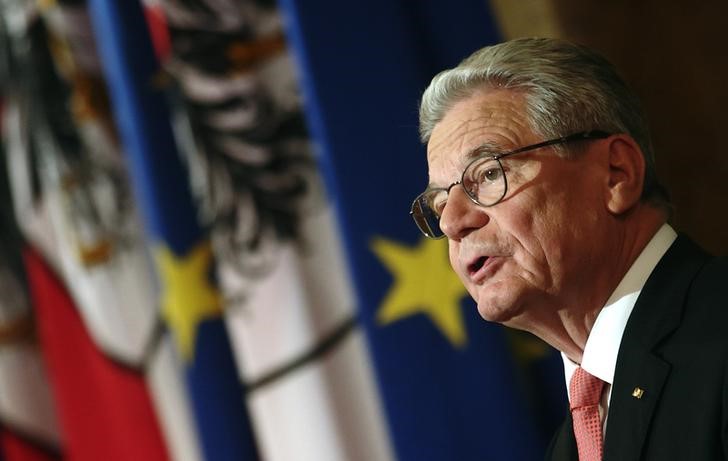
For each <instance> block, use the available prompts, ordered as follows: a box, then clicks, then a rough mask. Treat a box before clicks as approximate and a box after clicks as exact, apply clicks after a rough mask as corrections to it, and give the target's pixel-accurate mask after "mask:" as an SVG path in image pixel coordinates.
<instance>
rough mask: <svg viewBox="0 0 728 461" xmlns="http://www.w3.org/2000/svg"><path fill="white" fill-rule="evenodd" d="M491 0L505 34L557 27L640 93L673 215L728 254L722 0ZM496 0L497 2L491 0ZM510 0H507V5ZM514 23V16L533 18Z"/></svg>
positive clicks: (727, 5)
mask: <svg viewBox="0 0 728 461" xmlns="http://www.w3.org/2000/svg"><path fill="white" fill-rule="evenodd" d="M509 3H510V4H511V6H506V2H504V1H494V4H496V7H497V8H499V9H500V14H501V16H502V19H503V21H502V22H503V23H504V26H505V29H506V30H504V32H505V34H506V35H507V36H508V35H510V36H514V35H516V36H522V35H541V34H542V33H543V31H546V34H548V35H554V36H560V37H563V38H566V39H569V40H572V41H576V42H579V43H583V44H585V45H588V46H591V47H593V48H595V49H597V50H599V51H600V52H602V53H603V54H604V55H605V56H607V57H608V58H609V59H610V60H611V61H612V62H614V63H615V64H616V65H617V67H618V68H619V69H620V71H621V73H622V75H623V77H624V78H625V79H626V80H627V81H628V82H629V83H630V84H631V86H632V87H633V89H634V90H635V92H636V93H637V94H638V95H639V96H640V98H641V99H642V102H643V104H644V106H645V111H646V112H647V117H648V119H649V122H650V126H651V128H652V137H653V141H654V144H655V151H656V157H657V170H658V175H659V177H660V178H661V180H662V182H663V183H664V184H665V185H666V186H667V187H668V189H669V190H670V192H671V193H672V199H673V203H674V205H675V210H676V212H675V215H674V217H673V220H672V222H673V224H674V225H675V227H676V228H677V229H679V230H681V231H684V232H686V233H687V234H689V235H690V236H692V237H693V238H694V239H696V240H697V241H698V242H699V243H701V244H702V245H703V246H704V247H706V248H708V249H709V250H711V251H713V252H716V253H720V254H728V39H727V38H726V32H728V2H725V0H722V1H718V0H705V1H703V0H701V1H695V2H672V1H658V0H640V1H626V0H621V1H610V2H605V1H597V0H540V1H534V0H529V1H524V2H523V3H521V2H509ZM498 4H500V5H498ZM514 4H515V5H514ZM529 10H538V11H539V14H538V18H539V19H537V20H536V21H533V20H532V21H529V22H528V23H523V21H520V22H519V20H518V19H517V18H518V17H524V16H526V17H528V16H529V15H530V16H531V17H533V16H534V15H533V14H532V13H531V12H530V11H529Z"/></svg>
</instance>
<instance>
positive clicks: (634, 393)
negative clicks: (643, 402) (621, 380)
mask: <svg viewBox="0 0 728 461" xmlns="http://www.w3.org/2000/svg"><path fill="white" fill-rule="evenodd" d="M644 393H645V391H644V389H642V388H640V387H635V388H634V390H633V391H632V397H634V398H636V399H641V398H642V396H643V395H644Z"/></svg>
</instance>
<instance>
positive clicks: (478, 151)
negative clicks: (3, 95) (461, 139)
mask: <svg viewBox="0 0 728 461" xmlns="http://www.w3.org/2000/svg"><path fill="white" fill-rule="evenodd" d="M511 150H512V149H509V148H507V147H505V146H503V144H499V143H497V142H494V141H486V142H484V143H482V144H480V145H478V146H476V147H474V148H472V149H470V150H469V151H467V152H466V153H465V155H463V156H462V159H461V165H460V166H461V168H465V165H467V164H468V163H469V162H470V161H471V160H472V159H474V158H476V157H480V156H481V155H483V154H493V155H496V154H503V153H506V152H510V151H511ZM431 189H444V187H443V186H441V185H438V184H435V183H432V182H430V183H428V184H427V189H425V190H431Z"/></svg>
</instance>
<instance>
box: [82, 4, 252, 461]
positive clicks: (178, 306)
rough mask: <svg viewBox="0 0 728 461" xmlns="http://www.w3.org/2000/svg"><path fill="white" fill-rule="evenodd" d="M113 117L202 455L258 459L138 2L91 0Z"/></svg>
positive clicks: (207, 251)
mask: <svg viewBox="0 0 728 461" xmlns="http://www.w3.org/2000/svg"><path fill="white" fill-rule="evenodd" d="M89 7H90V11H91V13H92V18H93V23H94V28H95V34H96V38H97V42H98V45H99V50H100V53H101V55H102V60H103V66H104V71H105V74H106V78H107V81H108V84H109V87H110V88H109V89H110V93H111V99H112V102H113V106H114V112H115V116H116V122H117V125H118V126H119V130H120V132H121V136H122V141H123V144H124V146H125V148H126V152H127V153H128V161H129V164H130V170H131V172H132V180H133V183H134V187H135V189H136V192H137V196H138V198H139V199H140V201H141V205H142V210H143V211H144V217H145V220H146V223H147V230H148V233H149V234H150V237H151V239H152V241H153V242H152V243H153V247H154V249H155V253H156V261H157V266H158V269H159V273H160V276H161V285H162V300H161V308H162V315H163V317H164V319H165V320H166V323H167V325H168V326H169V328H170V329H171V330H172V333H173V334H174V336H175V339H176V344H177V349H178V353H179V354H180V356H181V357H182V359H183V360H184V363H185V367H186V370H185V373H186V378H187V384H188V389H189V392H190V394H191V400H192V403H193V407H194V413H195V418H196V421H197V428H198V431H199V435H200V440H201V442H202V447H203V451H204V454H205V458H206V459H210V460H213V459H214V460H243V459H257V450H256V448H255V444H254V442H253V437H252V431H251V428H250V424H249V421H248V417H247V411H246V407H245V402H244V392H243V388H242V385H241V383H240V381H239V379H238V373H237V371H236V365H235V362H234V359H233V355H232V350H231V347H230V343H229V339H228V335H227V331H226V329H225V325H224V323H223V318H222V315H221V314H222V310H221V304H220V299H219V296H218V293H217V290H216V287H215V284H214V283H213V282H212V281H211V274H212V271H213V268H214V261H213V258H212V252H211V248H210V245H209V241H208V239H207V236H206V234H205V232H203V230H202V229H201V227H200V225H199V223H198V221H197V214H196V210H195V207H194V203H193V199H192V195H191V192H190V185H189V179H188V173H187V171H186V169H185V167H184V165H183V163H182V161H181V159H180V157H179V155H178V152H177V148H176V145H175V141H174V136H173V133H172V128H171V116H170V113H169V110H168V109H167V104H166V100H165V98H164V95H163V93H162V89H161V87H160V85H159V84H158V82H156V81H155V76H157V75H158V73H159V68H158V64H157V62H156V58H155V56H154V50H153V47H152V44H151V41H150V38H149V32H148V29H147V25H146V23H145V20H144V15H143V12H142V8H141V5H140V3H139V2H138V1H136V0H90V2H89Z"/></svg>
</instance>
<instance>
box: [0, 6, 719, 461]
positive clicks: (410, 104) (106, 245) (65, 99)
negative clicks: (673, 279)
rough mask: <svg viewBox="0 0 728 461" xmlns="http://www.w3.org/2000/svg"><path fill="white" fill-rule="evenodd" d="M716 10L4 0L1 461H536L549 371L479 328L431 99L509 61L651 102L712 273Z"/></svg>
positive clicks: (556, 406)
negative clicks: (442, 194) (563, 61)
mask: <svg viewBox="0 0 728 461" xmlns="http://www.w3.org/2000/svg"><path fill="white" fill-rule="evenodd" d="M727 27H728V5H727V4H725V2H719V1H717V0H715V1H714V0H708V1H704V2H699V3H695V2H693V4H689V5H688V4H684V3H680V2H657V1H652V0H645V1H643V2H628V1H615V2H609V3H608V4H607V3H604V2H599V1H596V0H588V1H583V0H582V1H576V0H520V1H518V2H515V1H509V0H491V1H490V2H487V1H485V0H477V1H475V0H462V1H460V2H446V1H444V0H419V1H415V0H370V1H367V2H356V1H355V2H348V3H347V2H332V1H323V0H306V1H303V0H280V2H275V1H274V0H144V1H140V0H37V1H36V0H0V85H1V91H2V94H1V95H0V109H1V112H2V115H1V118H0V127H1V129H2V135H1V140H2V142H1V143H0V156H1V157H2V161H1V162H0V200H2V204H1V207H0V210H1V212H0V233H1V234H0V460H4V461H24V460H94V461H96V460H120V461H121V460H184V461H188V460H189V461H203V460H207V461H217V460H258V459H261V460H273V461H278V460H280V461H285V460H317V461H318V460H367V461H368V460H403V461H408V460H418V461H419V460H504V461H505V460H509V461H513V460H516V461H521V460H524V461H525V460H537V459H542V454H543V451H544V449H545V446H546V444H547V443H548V441H549V439H550V436H551V434H552V433H553V431H554V430H555V428H556V426H557V425H558V424H559V423H560V421H561V419H562V417H563V415H564V412H565V410H566V400H565V389H564V378H563V375H562V366H561V359H560V357H559V355H558V354H557V353H556V352H555V351H554V350H552V349H551V348H550V347H548V346H546V345H545V344H544V343H542V342H541V341H539V340H537V339H536V338H533V337H531V336H529V335H527V334H523V333H519V332H515V331H510V330H506V329H504V328H501V327H500V326H498V325H492V324H489V323H487V322H485V321H483V320H482V319H480V317H479V316H478V313H477V310H476V309H475V306H474V305H473V303H472V301H470V300H469V299H468V297H467V296H466V293H465V290H464V288H463V287H462V286H461V284H460V282H459V281H458V280H457V278H456V277H455V276H454V275H453V274H452V273H451V272H450V270H449V268H448V262H447V255H446V245H445V244H444V243H443V242H442V241H426V240H424V239H422V238H420V236H419V233H418V231H417V230H416V228H415V226H414V225H413V223H412V222H411V219H410V218H409V216H408V211H409V205H410V201H411V200H412V198H413V197H414V196H415V195H417V194H418V193H419V192H420V191H421V190H422V189H423V188H424V187H425V185H426V182H427V177H426V163H425V149H424V147H423V146H421V145H420V144H419V142H418V134H417V108H418V100H419V96H420V94H421V93H422V91H423V90H424V88H425V87H426V85H427V83H428V82H429V81H430V79H431V78H432V77H433V76H434V75H435V74H436V73H437V72H439V71H440V70H443V69H445V68H448V67H452V66H454V65H456V64H457V63H458V62H459V61H460V60H461V59H463V58H464V57H466V56H467V55H469V54H470V53H472V52H473V51H475V50H476V49H478V48H480V47H482V46H485V45H488V44H492V43H497V42H499V41H502V40H505V39H509V38H515V37H520V36H551V37H563V38H567V39H570V40H573V41H577V42H580V43H583V44H586V45H590V46H592V47H594V48H596V49H597V50H599V51H601V52H602V53H603V54H605V55H606V56H607V57H608V58H609V59H610V60H612V62H614V63H615V64H616V65H617V67H618V68H619V69H620V70H621V72H622V75H623V76H624V77H625V79H626V80H627V81H628V82H629V83H630V84H631V85H632V87H633V88H634V90H635V92H636V93H637V94H638V95H639V96H640V97H641V99H642V101H643V103H644V105H645V109H646V112H647V115H648V118H649V120H650V123H651V127H652V129H653V140H654V143H655V147H656V149H655V150H656V152H657V168H658V174H659V175H660V177H661V179H662V180H663V182H664V183H665V184H666V185H667V186H668V189H669V190H670V191H671V192H672V197H673V202H674V205H675V214H674V216H673V220H672V221H673V225H674V226H675V227H676V228H677V229H679V230H681V231H683V232H685V233H687V234H688V235H690V236H691V237H693V238H694V239H696V240H697V241H698V242H699V243H700V244H702V245H703V246H704V247H706V248H707V249H708V250H710V251H712V252H714V253H722V254H725V253H726V252H727V250H728V240H727V239H726V238H725V231H724V230H723V229H725V228H726V225H728V217H727V215H726V213H725V208H726V198H728V182H727V181H725V178H726V177H728V157H726V156H725V155H724V154H722V152H723V151H724V150H725V149H724V148H723V147H722V144H723V142H722V140H721V139H720V138H719V136H720V134H721V133H722V132H723V129H724V128H723V127H724V126H726V124H727V123H728V115H727V114H726V111H725V110H723V106H724V105H725V101H727V100H728V89H727V88H728V86H727V85H725V83H724V82H725V81H726V80H727V79H728V54H727V53H726V52H725V50H724V45H723V43H724V42H725V40H724V37H723V33H724V31H725V30H726V28H727Z"/></svg>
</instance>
